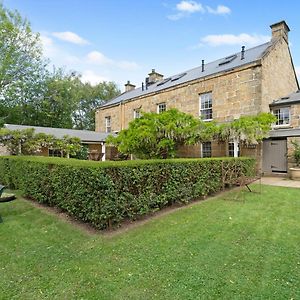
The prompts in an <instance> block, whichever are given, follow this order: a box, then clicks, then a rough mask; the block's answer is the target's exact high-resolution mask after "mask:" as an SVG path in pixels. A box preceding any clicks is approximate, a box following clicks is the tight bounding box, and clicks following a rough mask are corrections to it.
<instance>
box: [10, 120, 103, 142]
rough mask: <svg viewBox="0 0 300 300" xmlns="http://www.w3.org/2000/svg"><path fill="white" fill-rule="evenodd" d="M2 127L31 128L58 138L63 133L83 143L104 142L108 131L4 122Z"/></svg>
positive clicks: (62, 135) (61, 136)
mask: <svg viewBox="0 0 300 300" xmlns="http://www.w3.org/2000/svg"><path fill="white" fill-rule="evenodd" d="M4 127H5V128H7V129H10V130H23V129H30V128H33V129H34V130H35V133H45V134H51V135H53V136H54V137H56V138H58V139H61V138H63V137H64V136H65V135H68V136H70V137H77V138H79V139H80V140H81V141H82V142H83V143H84V142H87V143H92V142H94V143H100V142H104V141H105V140H106V138H107V136H108V135H109V133H104V132H96V131H89V130H77V129H64V128H51V127H38V126H27V125H15V124H5V125H4Z"/></svg>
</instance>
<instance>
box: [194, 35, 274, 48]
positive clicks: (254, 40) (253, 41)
mask: <svg viewBox="0 0 300 300" xmlns="http://www.w3.org/2000/svg"><path fill="white" fill-rule="evenodd" d="M269 40H270V37H269V36H266V35H258V34H252V35H251V34H248V33H241V34H238V35H234V34H216V35H207V36H205V37H203V38H202V39H201V44H200V45H202V46H203V45H208V46H223V45H230V46H232V45H249V46H254V45H258V44H261V43H265V42H267V41H269Z"/></svg>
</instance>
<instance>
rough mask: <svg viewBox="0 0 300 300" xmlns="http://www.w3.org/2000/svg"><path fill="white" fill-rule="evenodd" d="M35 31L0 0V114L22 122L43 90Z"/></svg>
mask: <svg viewBox="0 0 300 300" xmlns="http://www.w3.org/2000/svg"><path fill="white" fill-rule="evenodd" d="M45 65H46V64H45V61H44V60H43V57H42V49H41V44H40V39H39V35H38V34H35V33H33V32H32V30H31V27H30V24H29V22H28V21H27V20H26V19H23V18H22V17H21V16H20V14H19V13H18V12H17V11H11V10H8V9H6V8H5V7H4V6H3V5H2V4H1V3H0V100H1V104H0V117H1V118H5V122H11V123H19V124H24V123H25V122H26V121H25V119H26V118H27V119H28V117H30V112H31V110H32V109H31V105H32V103H33V102H35V101H37V100H39V99H40V98H41V97H42V95H43V93H44V90H45V85H44V79H45V76H46V75H47V71H46V68H45Z"/></svg>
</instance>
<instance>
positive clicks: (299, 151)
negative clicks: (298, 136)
mask: <svg viewBox="0 0 300 300" xmlns="http://www.w3.org/2000/svg"><path fill="white" fill-rule="evenodd" d="M291 143H292V145H293V146H294V152H293V158H294V161H295V164H296V166H295V167H293V168H290V174H291V179H293V180H300V144H299V142H297V141H292V142H291Z"/></svg>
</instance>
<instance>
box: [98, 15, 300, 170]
mask: <svg viewBox="0 0 300 300" xmlns="http://www.w3.org/2000/svg"><path fill="white" fill-rule="evenodd" d="M270 27H271V31H272V38H271V40H270V41H269V42H267V43H265V44H262V45H259V46H257V47H254V48H250V49H245V47H242V49H241V51H240V52H238V53H235V54H232V55H230V56H227V57H225V58H221V59H219V60H216V61H213V62H210V63H205V61H204V60H202V63H201V65H200V66H199V67H196V68H194V69H192V70H188V71H184V72H182V73H180V74H176V75H174V76H171V77H167V78H164V77H163V75H161V74H159V73H158V72H156V71H155V70H154V69H153V70H152V71H151V73H150V74H149V76H148V77H147V78H146V80H145V83H143V84H142V86H141V87H139V88H136V87H135V86H134V85H133V84H131V83H130V82H129V81H128V82H127V83H126V84H125V92H124V93H123V94H121V95H120V96H118V97H116V98H114V99H112V100H110V101H108V102H107V103H105V104H104V105H102V106H101V107H99V108H98V109H97V111H96V131H100V132H119V131H120V130H122V129H124V128H127V127H128V124H129V122H130V121H131V120H133V119H134V118H138V117H139V115H140V112H141V111H143V112H157V113H160V112H162V111H164V110H167V109H170V108H177V109H179V110H180V111H183V112H185V113H189V114H191V115H193V116H195V117H201V118H202V119H203V120H205V121H210V120H215V121H217V122H228V121H232V120H233V119H235V118H239V117H240V116H242V115H256V114H257V113H259V112H269V111H270V109H271V110H274V111H275V114H277V115H278V122H277V123H278V124H277V125H275V126H274V128H276V129H274V132H277V133H276V134H273V133H272V134H271V137H272V138H273V139H277V140H278V139H281V137H280V136H279V135H278V132H279V129H281V127H282V125H283V124H281V120H280V118H281V115H282V113H281V111H279V112H278V111H277V110H276V109H277V107H280V105H279V103H280V101H277V102H276V101H275V102H274V100H275V99H282V100H283V99H284V97H286V95H289V94H291V93H294V92H295V93H296V91H298V89H299V85H298V81H297V76H296V73H295V68H294V65H293V61H292V57H291V53H290V50H289V45H288V33H289V31H290V30H289V27H288V25H287V24H286V22H285V21H281V22H278V23H276V24H273V25H271V26H270ZM296 94H297V93H296ZM281 103H282V102H281ZM285 105H286V104H284V105H283V106H285ZM295 107H296V106H295ZM297 112H298V113H299V112H300V110H299V108H292V109H291V110H290V118H291V122H290V123H289V124H288V125H287V124H284V127H286V126H293V127H298V126H299V125H300V124H299V115H297ZM299 130H300V129H299ZM282 139H284V140H285V141H287V136H285V137H284V138H282ZM269 142H270V141H266V144H265V143H264V145H257V146H255V145H251V146H250V147H239V145H238V144H237V143H236V142H234V141H232V143H229V144H225V143H218V142H207V143H203V144H201V145H195V146H189V147H183V148H182V149H180V151H179V152H178V155H179V156H181V157H208V156H236V155H241V156H245V155H247V156H255V157H257V158H258V161H259V162H260V163H262V160H264V162H265V163H263V164H261V165H263V166H264V168H265V170H264V171H266V172H269V171H270V172H271V171H272V168H271V165H270V162H268V161H267V159H266V157H267V156H269V154H268V151H270V149H269V148H268V147H267V144H268V143H269ZM286 145H287V143H286V142H285V147H286ZM282 147H284V146H282ZM263 148H264V151H263ZM286 150H287V149H285V152H286ZM280 151H282V150H280ZM280 155H281V156H283V153H281V154H280ZM284 155H285V154H284ZM261 158H262V159H261ZM277 159H278V158H275V160H277ZM284 160H285V166H284V167H283V168H282V167H280V168H281V169H280V168H277V169H276V168H275V170H277V171H286V170H287V166H286V158H284Z"/></svg>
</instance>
